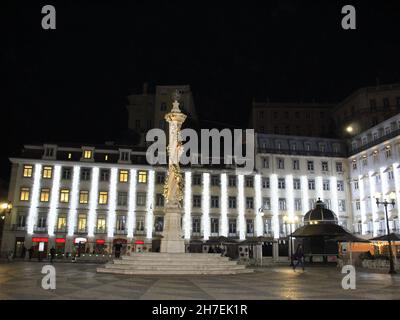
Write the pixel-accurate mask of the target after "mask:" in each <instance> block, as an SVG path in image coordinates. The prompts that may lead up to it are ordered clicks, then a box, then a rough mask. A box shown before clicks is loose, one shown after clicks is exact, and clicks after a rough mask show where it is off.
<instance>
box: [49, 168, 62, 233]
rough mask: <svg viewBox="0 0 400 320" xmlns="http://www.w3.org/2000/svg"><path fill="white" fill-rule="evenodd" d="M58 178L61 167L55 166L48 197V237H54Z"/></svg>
mask: <svg viewBox="0 0 400 320" xmlns="http://www.w3.org/2000/svg"><path fill="white" fill-rule="evenodd" d="M60 177H61V166H60V165H55V166H54V176H53V185H52V187H51V195H50V209H49V215H48V222H47V228H48V234H49V236H50V237H52V236H54V228H55V226H56V221H57V214H58V211H57V207H58V195H59V192H60Z"/></svg>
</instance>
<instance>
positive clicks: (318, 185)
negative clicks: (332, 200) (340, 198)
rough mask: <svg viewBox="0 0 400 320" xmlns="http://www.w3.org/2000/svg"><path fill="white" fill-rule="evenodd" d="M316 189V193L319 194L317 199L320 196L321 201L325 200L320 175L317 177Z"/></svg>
mask: <svg viewBox="0 0 400 320" xmlns="http://www.w3.org/2000/svg"><path fill="white" fill-rule="evenodd" d="M315 190H316V194H317V199H318V198H320V199H321V201H324V191H323V190H324V189H323V186H322V177H321V176H318V177H315Z"/></svg>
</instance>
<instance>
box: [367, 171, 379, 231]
mask: <svg viewBox="0 0 400 320" xmlns="http://www.w3.org/2000/svg"><path fill="white" fill-rule="evenodd" d="M373 174H374V171H369V172H368V179H369V194H370V201H371V211H372V232H373V236H374V237H376V236H377V235H378V222H377V219H378V212H377V207H376V200H375V192H376V189H375V181H374V176H373Z"/></svg>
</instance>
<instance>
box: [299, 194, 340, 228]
mask: <svg viewBox="0 0 400 320" xmlns="http://www.w3.org/2000/svg"><path fill="white" fill-rule="evenodd" d="M303 221H304V225H308V224H327V223H332V224H337V223H338V219H337V217H336V214H335V213H334V212H333V211H332V210H329V209H327V208H326V207H325V204H324V203H323V202H322V201H321V199H320V198H318V201H317V202H316V204H315V208H314V209H311V210H310V211H308V212H307V213H306V214H305V215H304V218H303Z"/></svg>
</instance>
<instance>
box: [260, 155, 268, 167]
mask: <svg viewBox="0 0 400 320" xmlns="http://www.w3.org/2000/svg"><path fill="white" fill-rule="evenodd" d="M261 161H262V167H263V168H264V169H268V168H269V158H267V157H265V158H262V160H261Z"/></svg>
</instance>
